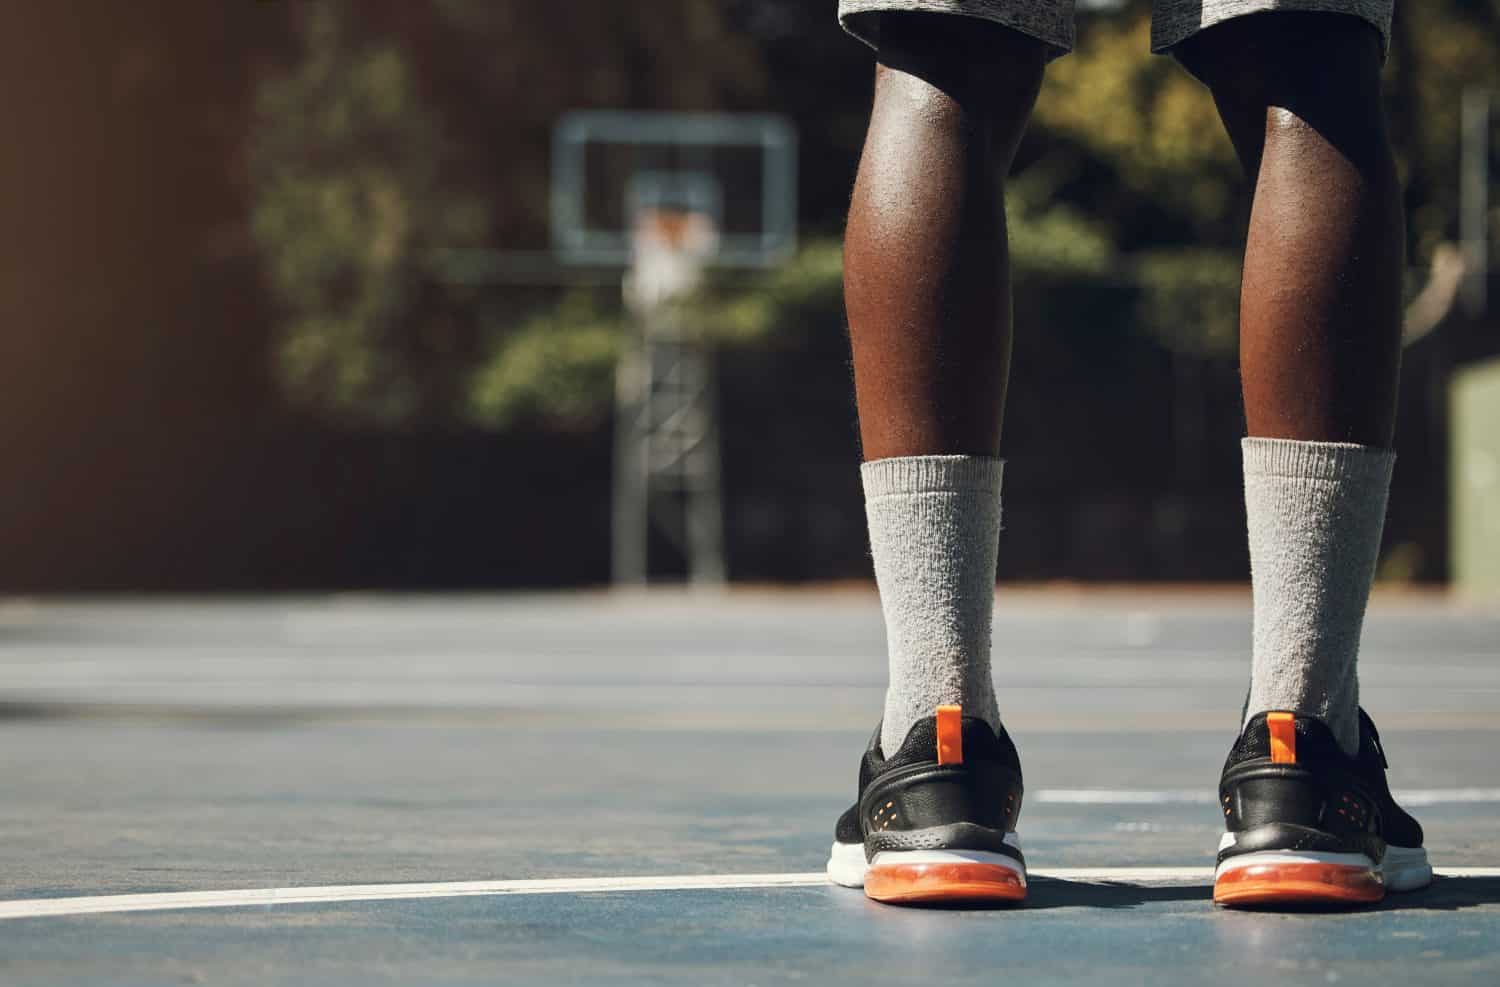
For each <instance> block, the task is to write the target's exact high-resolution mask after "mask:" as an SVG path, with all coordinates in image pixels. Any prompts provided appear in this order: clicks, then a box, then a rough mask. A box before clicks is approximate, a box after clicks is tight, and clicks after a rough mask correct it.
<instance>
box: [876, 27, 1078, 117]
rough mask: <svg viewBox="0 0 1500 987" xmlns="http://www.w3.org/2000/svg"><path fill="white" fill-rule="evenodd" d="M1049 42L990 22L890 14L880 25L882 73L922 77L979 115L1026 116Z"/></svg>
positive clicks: (1034, 94)
mask: <svg viewBox="0 0 1500 987" xmlns="http://www.w3.org/2000/svg"><path fill="white" fill-rule="evenodd" d="M1047 53H1048V49H1047V45H1046V44H1045V43H1043V42H1042V41H1039V40H1037V39H1036V38H1032V37H1029V36H1028V35H1025V34H1022V33H1020V32H1019V31H1014V30H1011V29H1010V28H1007V27H1003V26H1002V25H999V24H995V23H992V22H990V21H985V20H980V19H977V18H972V17H955V16H951V15H938V14H919V13H888V14H885V15H883V19H882V22H881V28H880V48H879V52H878V54H877V59H878V61H879V64H880V71H881V73H882V74H891V73H899V74H903V75H908V76H912V77H915V78H916V79H919V80H921V81H922V82H923V83H925V84H927V85H928V86H931V87H932V88H933V89H935V90H937V91H938V92H939V93H940V94H941V95H942V97H943V98H946V99H948V100H951V101H953V102H955V103H958V104H961V105H962V106H963V107H964V108H965V109H966V110H970V111H972V112H973V113H974V115H975V116H977V117H985V118H990V119H1002V120H1003V119H1006V118H1011V117H1015V116H1017V115H1019V116H1020V117H1021V119H1022V120H1023V121H1024V118H1025V116H1026V115H1027V114H1029V113H1030V111H1031V107H1032V105H1033V104H1034V103H1035V102H1036V96H1037V92H1038V91H1039V90H1040V88H1041V84H1042V74H1043V71H1044V70H1045V68H1046V64H1047Z"/></svg>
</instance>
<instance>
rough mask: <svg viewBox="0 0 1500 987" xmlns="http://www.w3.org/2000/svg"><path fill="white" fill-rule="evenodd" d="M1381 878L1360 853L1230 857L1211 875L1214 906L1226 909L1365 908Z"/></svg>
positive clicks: (1380, 889) (1378, 892)
mask: <svg viewBox="0 0 1500 987" xmlns="http://www.w3.org/2000/svg"><path fill="white" fill-rule="evenodd" d="M1385 890H1386V889H1385V879H1384V878H1383V877H1382V875H1381V872H1380V868H1379V867H1377V866H1376V864H1375V862H1374V861H1373V860H1371V859H1370V858H1369V857H1367V856H1365V855H1364V854H1362V853H1321V852H1295V851H1287V850H1263V851H1259V852H1256V853H1247V854H1241V855H1239V856H1234V857H1230V858H1228V859H1227V860H1225V861H1224V862H1223V863H1221V864H1219V867H1218V869H1217V871H1215V873H1214V902H1215V903H1216V904H1220V905H1227V906H1230V907H1249V908H1267V907H1278V906H1280V907H1286V906H1292V907H1296V906H1318V905H1325V906H1335V905H1369V904H1374V903H1375V902H1378V901H1380V900H1381V899H1383V898H1384V897H1385Z"/></svg>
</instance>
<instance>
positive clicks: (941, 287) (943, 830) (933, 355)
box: [828, 0, 1071, 902]
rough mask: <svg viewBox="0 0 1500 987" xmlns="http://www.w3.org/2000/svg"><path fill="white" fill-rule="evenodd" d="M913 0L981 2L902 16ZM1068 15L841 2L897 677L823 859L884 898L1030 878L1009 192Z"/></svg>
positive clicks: (974, 892) (868, 467)
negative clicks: (863, 114) (1015, 652)
mask: <svg viewBox="0 0 1500 987" xmlns="http://www.w3.org/2000/svg"><path fill="white" fill-rule="evenodd" d="M914 6H920V7H922V8H923V9H924V10H946V11H948V12H949V13H950V14H951V15H968V16H936V15H923V14H911V13H893V12H892V11H895V10H903V9H909V8H911V7H914ZM1067 13H1068V8H1067V7H1066V6H1064V5H1063V4H1062V3H1056V2H1051V0H1047V2H1036V0H1028V2H1027V3H1026V4H1016V3H1010V2H1008V0H978V2H975V0H920V3H918V2H916V0H843V2H842V3H841V4H840V15H841V19H842V20H843V21H844V24H845V26H846V27H849V28H850V29H851V30H852V31H854V32H855V33H857V34H859V35H860V36H861V37H863V38H865V40H867V41H870V42H871V43H872V44H873V45H874V46H875V48H876V51H877V53H878V60H879V66H878V69H877V72H876V79H875V108H874V112H873V114H872V116H871V119H870V130H869V136H868V138H867V139H866V142H865V149H864V155H863V157H862V158H861V160H860V166H859V177H858V179H857V180H856V183H855V188H854V202H853V205H852V208H851V210H850V214H849V227H848V231H847V233H846V236H845V249H844V261H845V263H844V287H845V298H846V302H847V306H848V312H849V333H850V337H851V339H852V343H853V349H854V377H855V390H856V396H857V398H858V402H859V420H860V430H861V433H862V435H863V444H864V454H865V459H866V462H865V464H864V466H863V467H862V472H863V478H864V487H865V506H866V512H867V514H868V517H869V522H870V547H871V552H872V554H873V555H874V557H875V577H876V581H877V582H878V583H879V586H880V602H881V607H882V609H883V610H884V611H885V623H886V637H887V645H888V650H889V664H890V684H889V687H888V689H887V692H886V702H885V716H884V718H883V720H882V721H881V729H880V731H879V732H878V733H877V734H876V736H875V737H874V738H873V739H872V741H871V743H870V747H869V748H868V749H867V750H866V752H865V756H864V759H863V761H862V762H861V764H860V772H859V796H858V798H857V800H856V801H855V803H854V805H853V806H851V807H850V809H849V810H848V811H847V812H845V813H844V814H843V815H842V816H841V817H840V818H839V821H838V825H837V826H836V827H835V836H834V845H833V849H832V852H831V854H830V856H829V861H828V875H829V877H830V878H831V879H832V880H833V881H835V882H836V883H839V884H843V885H847V886H850V887H863V888H864V890H865V894H866V895H868V896H869V897H871V898H874V899H875V900H877V901H886V902H928V901H939V900H944V899H951V898H966V899H982V900H988V901H1012V902H1013V901H1019V900H1021V899H1023V898H1024V897H1025V895H1026V862H1025V859H1024V858H1023V857H1022V855H1021V850H1020V845H1019V842H1018V839H1017V837H1016V832H1015V829H1016V819H1017V817H1018V815H1019V814H1020V810H1021V764H1020V758H1019V757H1018V755H1017V753H1016V749H1015V746H1014V745H1013V744H1012V743H1011V741H1010V737H1009V736H1008V735H1007V734H1006V732H1005V730H1004V728H1003V727H1001V726H1000V716H999V711H998V709H997V708H996V703H995V688H994V683H993V682H992V681H991V679H990V661H989V658H990V625H991V619H992V617H993V611H994V594H995V553H996V542H997V540H998V538H999V534H1000V476H1001V462H1000V459H999V447H1000V420H1001V412H1002V410H1003V406H1004V403H1005V383H1006V374H1007V372H1008V364H1009V360H1010V283H1009V279H1010V271H1009V264H1008V260H1007V257H1006V243H1005V212H1004V196H1003V194H1002V189H1003V180H1004V177H1005V172H1006V170H1007V169H1008V168H1009V167H1010V163H1011V159H1012V157H1013V156H1014V154H1015V151H1016V145H1017V144H1018V143H1019V142H1020V139H1021V132H1022V130H1023V129H1024V127H1025V125H1026V119H1027V117H1028V116H1029V115H1030V113H1031V107H1032V104H1033V102H1034V101H1035V100H1036V94H1037V89H1038V88H1039V86H1040V84H1041V78H1042V67H1043V64H1044V63H1045V61H1046V57H1047V54H1048V51H1049V48H1048V47H1047V45H1046V43H1044V42H1043V41H1040V40H1036V39H1035V38H1034V37H1032V36H1031V35H1032V34H1034V35H1036V37H1041V38H1048V39H1049V40H1050V41H1051V43H1052V45H1053V46H1054V47H1055V48H1065V47H1067V44H1068V42H1069V41H1071V23H1070V22H1069V20H1068V18H1067V16H1066V14H1067ZM1037 18H1040V20H1035V19H1037ZM1028 19H1031V20H1028ZM995 22H1001V23H1004V24H1006V25H1011V24H1014V25H1015V26H1016V27H1018V28H1023V29H1026V30H1028V31H1029V32H1030V34H1028V35H1023V34H1021V33H1017V31H1013V30H1011V28H1010V27H1009V26H1005V27H1002V26H1000V24H999V23H995Z"/></svg>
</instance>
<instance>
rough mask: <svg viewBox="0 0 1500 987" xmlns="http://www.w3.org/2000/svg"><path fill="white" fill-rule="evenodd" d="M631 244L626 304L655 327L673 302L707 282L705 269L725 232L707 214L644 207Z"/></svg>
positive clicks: (626, 282)
mask: <svg viewBox="0 0 1500 987" xmlns="http://www.w3.org/2000/svg"><path fill="white" fill-rule="evenodd" d="M631 243H632V252H631V265H630V270H629V272H627V273H626V275H625V284H624V291H625V304H626V305H627V306H629V307H630V309H631V310H632V311H634V312H635V313H636V314H637V315H639V316H641V317H643V318H644V319H645V321H646V324H647V325H648V326H649V325H653V324H655V323H656V322H657V320H656V319H655V318H653V317H654V316H659V315H660V314H661V312H662V311H663V310H664V309H665V308H666V307H667V306H668V305H670V304H671V303H672V302H676V301H681V300H682V299H684V298H686V297H687V296H689V295H691V294H692V293H693V292H694V291H696V290H698V288H699V287H700V286H701V285H702V284H703V269H704V267H705V266H706V265H707V264H708V262H709V261H710V260H711V259H712V258H713V256H714V253H715V252H716V251H717V250H718V246H719V231H718V228H717V226H715V224H714V221H713V217H711V216H709V215H708V214H707V213H702V212H690V211H687V210H682V209H660V208H656V209H642V210H641V211H640V212H638V213H637V214H636V220H635V228H634V230H633V232H632V238H631Z"/></svg>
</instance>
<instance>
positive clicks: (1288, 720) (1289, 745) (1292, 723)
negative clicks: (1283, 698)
mask: <svg viewBox="0 0 1500 987" xmlns="http://www.w3.org/2000/svg"><path fill="white" fill-rule="evenodd" d="M1266 728H1267V729H1269V730H1270V731H1271V761H1272V763H1274V764H1296V763H1297V718H1296V717H1294V716H1293V715H1292V714H1291V713H1267V714H1266Z"/></svg>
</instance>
